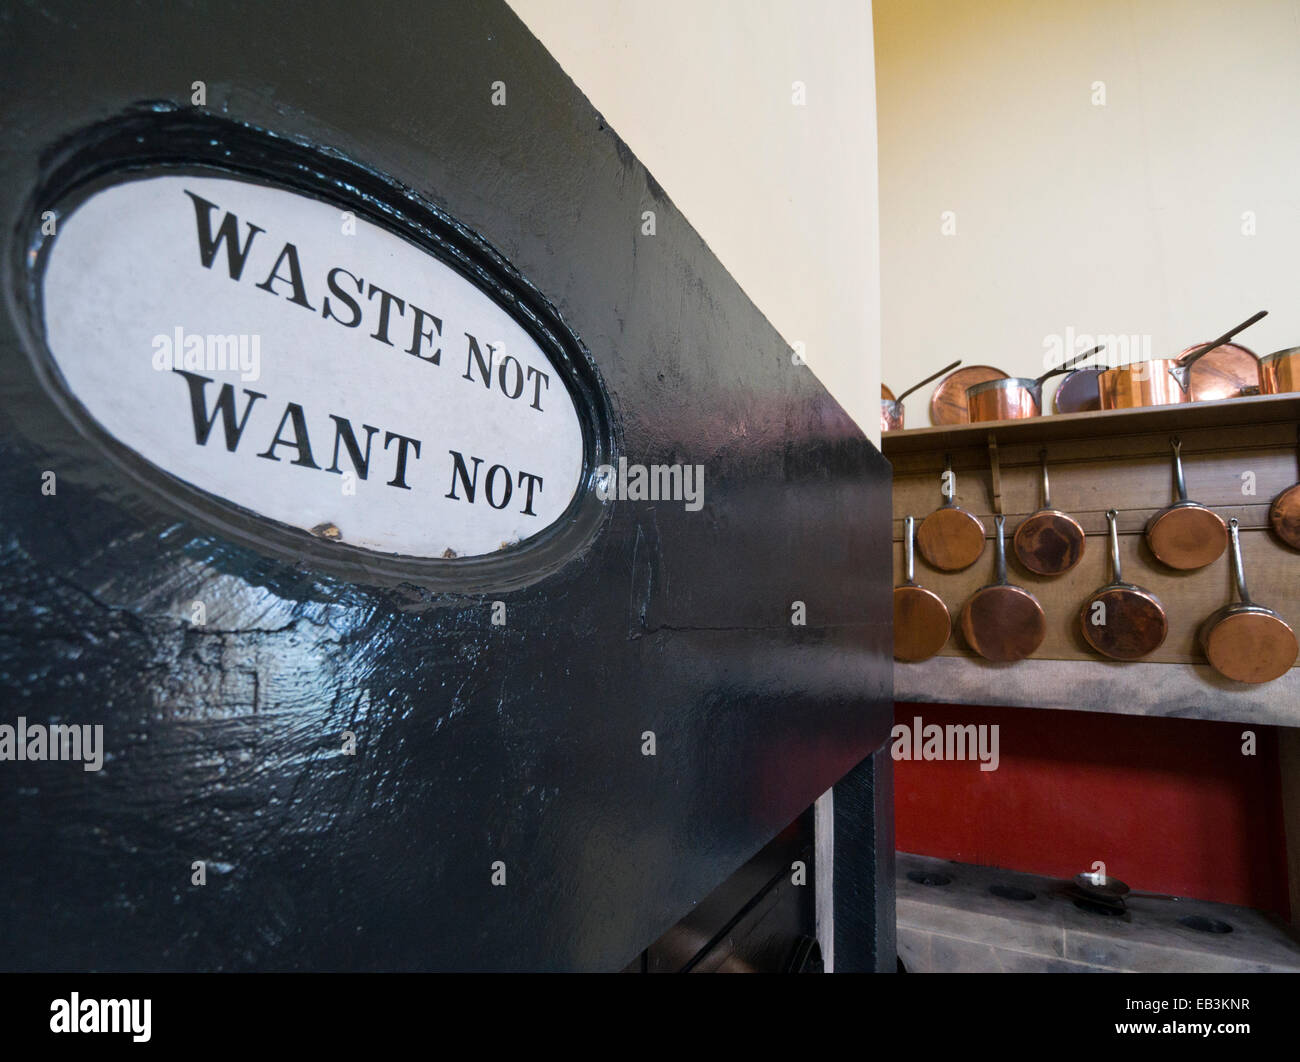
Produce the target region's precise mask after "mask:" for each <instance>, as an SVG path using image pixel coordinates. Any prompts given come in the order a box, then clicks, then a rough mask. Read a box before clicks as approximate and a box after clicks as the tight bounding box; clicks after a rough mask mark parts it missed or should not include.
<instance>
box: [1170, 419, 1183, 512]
mask: <svg viewBox="0 0 1300 1062" xmlns="http://www.w3.org/2000/svg"><path fill="white" fill-rule="evenodd" d="M1169 445H1170V446H1172V447H1173V450H1174V489H1175V490H1177V491H1178V500H1179V501H1186V500H1187V481H1186V480H1184V479H1183V440H1182V437H1181V436H1178V435H1175V436H1174V437H1173V438H1172V439H1170V440H1169Z"/></svg>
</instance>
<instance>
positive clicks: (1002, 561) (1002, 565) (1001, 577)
mask: <svg viewBox="0 0 1300 1062" xmlns="http://www.w3.org/2000/svg"><path fill="white" fill-rule="evenodd" d="M1006 522H1007V518H1006V517H1005V516H1003V515H1002V514H1001V513H998V515H997V516H995V517H994V518H993V523H994V524H996V525H997V529H998V545H997V561H998V564H997V575H998V585H999V586H1006V585H1007V546H1006V543H1005V542H1004V541H1003V540H1002V538H1003V536H1002V527H1003V525H1004V524H1005V523H1006Z"/></svg>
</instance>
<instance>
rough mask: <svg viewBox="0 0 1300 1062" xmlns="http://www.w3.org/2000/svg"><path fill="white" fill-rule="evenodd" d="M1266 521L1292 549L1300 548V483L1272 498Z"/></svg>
mask: <svg viewBox="0 0 1300 1062" xmlns="http://www.w3.org/2000/svg"><path fill="white" fill-rule="evenodd" d="M1297 434H1300V432H1298V433H1297ZM1268 522H1269V523H1270V524H1272V525H1273V530H1274V532H1275V533H1276V534H1277V537H1278V538H1280V539H1281V540H1282V541H1283V542H1285V543H1286V544H1287V545H1288V546H1290V547H1291V548H1292V549H1300V483H1295V484H1293V485H1292V486H1290V487H1287V489H1286V490H1284V491H1283V492H1282V493H1281V494H1279V495H1278V496H1277V497H1276V498H1274V499H1273V504H1272V505H1270V506H1269V508H1268Z"/></svg>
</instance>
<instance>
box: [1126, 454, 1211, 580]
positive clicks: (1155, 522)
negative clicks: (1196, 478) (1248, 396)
mask: <svg viewBox="0 0 1300 1062" xmlns="http://www.w3.org/2000/svg"><path fill="white" fill-rule="evenodd" d="M1169 445H1170V446H1171V447H1172V448H1173V451H1174V489H1175V490H1176V491H1177V492H1178V500H1177V501H1176V502H1174V503H1173V505H1169V506H1166V507H1165V508H1163V509H1161V510H1160V511H1159V512H1158V513H1156V514H1155V516H1153V517H1151V519H1150V520H1148V521H1147V527H1146V536H1147V545H1148V546H1150V547H1151V552H1152V553H1154V554H1155V555H1156V559H1157V560H1159V561H1161V562H1162V563H1164V564H1167V565H1169V567H1171V568H1177V569H1179V570H1180V571H1192V570H1193V569H1195V568H1204V567H1205V566H1206V565H1207V564H1212V563H1213V562H1214V561H1216V560H1218V559H1219V558H1220V557H1221V556H1223V551H1224V550H1225V549H1226V548H1227V546H1228V529H1227V527H1226V526H1225V525H1224V523H1223V517H1221V516H1220V515H1219V514H1218V513H1216V512H1215V511H1214V510H1213V509H1210V508H1209V507H1207V506H1204V505H1202V504H1201V503H1200V502H1195V501H1191V500H1190V499H1189V498H1188V497H1187V483H1186V481H1185V480H1184V479H1183V441H1182V439H1180V438H1179V437H1178V436H1177V435H1175V436H1174V437H1173V438H1172V439H1170V440H1169Z"/></svg>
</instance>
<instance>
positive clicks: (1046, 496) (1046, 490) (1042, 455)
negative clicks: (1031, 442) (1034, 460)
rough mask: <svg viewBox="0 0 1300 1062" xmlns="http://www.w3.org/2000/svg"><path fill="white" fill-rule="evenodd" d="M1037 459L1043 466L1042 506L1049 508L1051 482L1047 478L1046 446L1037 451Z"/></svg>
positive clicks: (1050, 505) (1050, 504)
mask: <svg viewBox="0 0 1300 1062" xmlns="http://www.w3.org/2000/svg"><path fill="white" fill-rule="evenodd" d="M1038 460H1039V463H1040V464H1041V465H1042V467H1043V508H1044V509H1050V508H1051V507H1052V484H1051V481H1050V480H1049V479H1048V478H1047V448H1046V447H1044V448H1043V449H1041V450H1039V451H1038Z"/></svg>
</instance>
